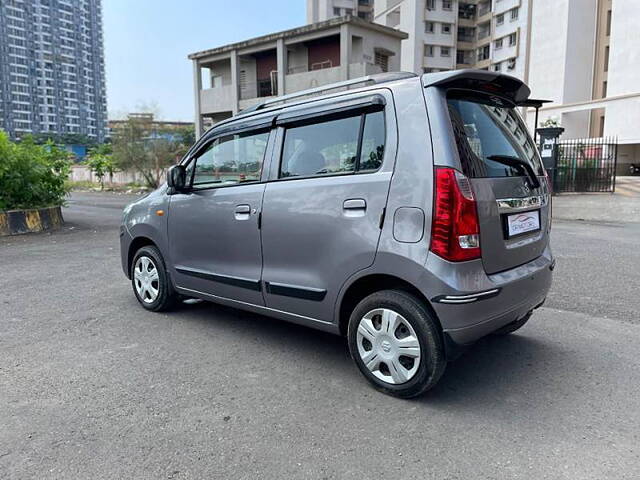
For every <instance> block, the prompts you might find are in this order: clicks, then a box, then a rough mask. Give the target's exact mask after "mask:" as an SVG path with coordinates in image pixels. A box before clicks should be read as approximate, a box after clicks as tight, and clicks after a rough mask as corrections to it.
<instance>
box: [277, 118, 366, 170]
mask: <svg viewBox="0 0 640 480" xmlns="http://www.w3.org/2000/svg"><path fill="white" fill-rule="evenodd" d="M359 131H360V116H357V117H349V118H341V119H339V120H331V121H329V122H323V123H316V124H313V125H304V126H301V127H293V128H289V129H287V131H286V133H285V138H284V148H283V152H282V166H281V169H280V177H307V176H310V175H323V174H336V173H346V172H353V171H354V169H355V160H356V155H357V151H358V134H359Z"/></svg>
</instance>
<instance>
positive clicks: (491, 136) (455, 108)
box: [447, 94, 544, 178]
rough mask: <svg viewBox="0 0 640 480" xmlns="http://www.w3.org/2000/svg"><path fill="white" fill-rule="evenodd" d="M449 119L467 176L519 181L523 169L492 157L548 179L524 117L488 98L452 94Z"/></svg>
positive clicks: (448, 101) (448, 99)
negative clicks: (509, 161)
mask: <svg viewBox="0 0 640 480" xmlns="http://www.w3.org/2000/svg"><path fill="white" fill-rule="evenodd" d="M447 103H448V106H449V116H450V117H451V123H452V125H453V131H454V134H455V138H456V144H457V146H458V153H459V155H460V161H461V162H462V169H463V173H464V174H465V175H466V176H467V177H470V178H479V177H517V176H521V175H523V172H522V169H521V168H520V169H519V168H516V167H513V166H508V165H505V164H503V163H499V162H496V161H494V160H490V157H492V156H501V157H512V158H513V157H515V158H518V159H520V160H524V161H526V162H528V163H529V164H530V165H531V166H532V167H533V170H534V171H535V172H536V174H537V175H544V173H543V170H542V164H541V162H540V158H539V157H538V153H537V149H536V147H535V145H534V144H533V140H532V139H531V137H530V136H529V134H528V133H527V128H526V126H525V125H524V123H523V121H522V119H521V118H520V115H518V113H517V112H516V111H515V110H514V109H513V108H509V107H503V106H498V105H496V104H495V103H492V102H491V101H490V100H489V99H488V98H487V99H486V100H485V98H484V97H478V98H475V97H468V96H467V97H465V96H462V95H456V94H450V95H449V96H448V98H447Z"/></svg>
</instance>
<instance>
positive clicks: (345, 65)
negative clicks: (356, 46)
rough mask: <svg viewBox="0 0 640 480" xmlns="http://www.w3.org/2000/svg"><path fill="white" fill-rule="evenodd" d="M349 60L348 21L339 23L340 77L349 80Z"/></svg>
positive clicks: (349, 31)
mask: <svg viewBox="0 0 640 480" xmlns="http://www.w3.org/2000/svg"><path fill="white" fill-rule="evenodd" d="M350 61H351V29H350V28H349V24H348V23H343V24H342V25H340V70H341V72H340V78H341V79H342V80H349V62H350Z"/></svg>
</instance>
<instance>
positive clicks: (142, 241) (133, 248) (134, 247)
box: [127, 236, 159, 278]
mask: <svg viewBox="0 0 640 480" xmlns="http://www.w3.org/2000/svg"><path fill="white" fill-rule="evenodd" d="M147 246H153V247H156V248H158V245H157V244H156V243H155V242H154V241H153V240H151V239H150V238H149V237H145V236H139V237H135V238H134V239H133V240H132V241H131V243H130V244H129V251H128V253H127V277H129V278H131V264H132V263H133V257H134V256H135V254H136V252H137V251H138V250H140V249H141V248H142V247H147ZM158 250H159V248H158Z"/></svg>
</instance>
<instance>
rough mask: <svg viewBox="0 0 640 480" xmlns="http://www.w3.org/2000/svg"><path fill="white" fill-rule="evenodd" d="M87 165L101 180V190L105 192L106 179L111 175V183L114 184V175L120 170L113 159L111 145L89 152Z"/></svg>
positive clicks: (98, 146) (103, 145) (100, 146)
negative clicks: (106, 176)
mask: <svg viewBox="0 0 640 480" xmlns="http://www.w3.org/2000/svg"><path fill="white" fill-rule="evenodd" d="M86 165H87V166H88V167H89V168H90V169H91V171H92V172H93V173H94V174H95V176H96V177H98V178H99V179H100V190H104V177H105V175H109V183H113V174H114V173H115V172H116V171H117V170H118V167H117V165H116V162H115V161H114V159H113V149H112V147H111V145H110V144H102V145H97V146H96V147H94V148H92V149H91V150H90V151H89V155H88V159H87V161H86Z"/></svg>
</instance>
